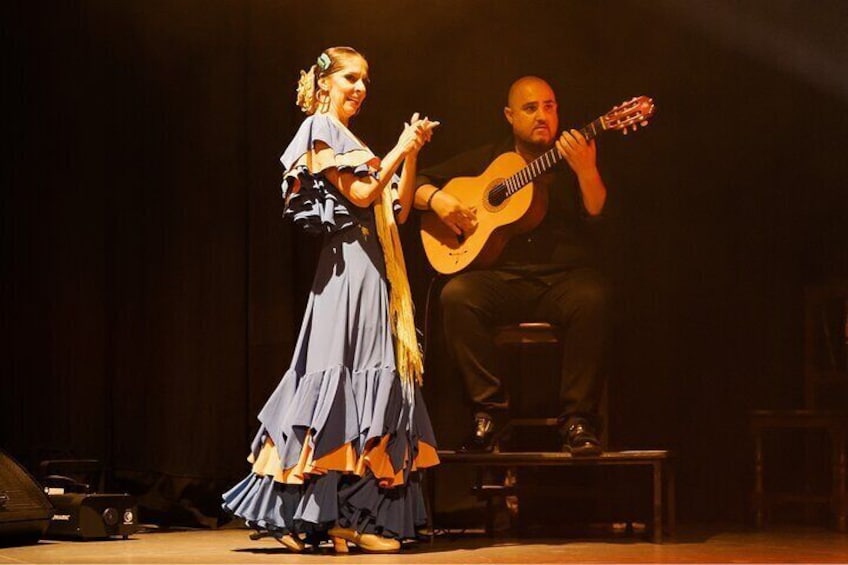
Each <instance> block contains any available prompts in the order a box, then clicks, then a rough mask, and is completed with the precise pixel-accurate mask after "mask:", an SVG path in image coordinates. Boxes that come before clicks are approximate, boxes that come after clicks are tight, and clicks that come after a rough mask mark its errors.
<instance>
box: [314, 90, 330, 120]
mask: <svg viewBox="0 0 848 565" xmlns="http://www.w3.org/2000/svg"><path fill="white" fill-rule="evenodd" d="M317 98H318V111H319V112H320V113H322V114H326V113H327V110H329V109H330V93H329V92H327V91H326V90H319V91H318V95H317Z"/></svg>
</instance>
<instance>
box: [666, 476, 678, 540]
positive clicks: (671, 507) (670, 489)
mask: <svg viewBox="0 0 848 565" xmlns="http://www.w3.org/2000/svg"><path fill="white" fill-rule="evenodd" d="M665 488H666V495H665V506H666V508H667V510H666V516H667V517H668V518H667V520H666V522H667V523H668V527H667V531H668V535H669V536H670V537H674V531H675V529H676V527H677V514H676V505H677V501H676V500H675V490H674V489H675V486H674V465H673V464H672V462H671V461H666V467H665Z"/></svg>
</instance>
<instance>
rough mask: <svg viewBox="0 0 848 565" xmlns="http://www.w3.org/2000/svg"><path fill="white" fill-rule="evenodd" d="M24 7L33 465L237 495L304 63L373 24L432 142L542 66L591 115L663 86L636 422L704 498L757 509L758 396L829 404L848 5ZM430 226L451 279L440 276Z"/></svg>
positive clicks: (23, 445) (686, 512)
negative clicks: (818, 318) (805, 293)
mask: <svg viewBox="0 0 848 565" xmlns="http://www.w3.org/2000/svg"><path fill="white" fill-rule="evenodd" d="M0 10H2V20H3V24H2V26H3V33H2V41H3V46H2V48H3V58H4V62H3V75H4V79H3V82H4V85H5V86H4V98H5V104H4V106H5V109H6V112H5V120H4V131H5V132H6V136H5V137H6V141H7V143H6V145H7V150H6V151H5V152H4V161H5V163H4V166H3V203H4V205H3V224H2V234H3V237H2V246H3V247H2V250H3V268H4V276H3V283H2V295H3V305H2V307H3V315H2V320H3V329H4V333H5V335H6V337H5V339H4V340H3V351H2V356H0V358H2V369H0V371H2V393H0V397H2V411H0V422H2V428H0V429H2V438H0V441H2V444H3V445H4V447H6V448H7V449H8V450H9V451H10V452H11V453H13V454H14V455H16V456H17V457H18V458H20V459H22V460H24V461H26V462H27V463H28V464H30V465H34V464H35V463H37V461H38V460H40V459H42V458H45V457H48V456H49V457H55V456H64V457H67V456H76V457H97V458H101V459H103V460H105V461H106V462H107V463H108V464H109V467H110V469H112V470H114V473H115V478H116V479H120V480H123V481H124V484H128V483H129V484H132V483H133V482H134V481H135V482H136V485H135V488H136V489H137V490H138V491H139V492H142V491H147V492H157V493H158V494H157V495H156V496H151V498H150V500H149V505H150V506H152V507H156V505H157V504H160V508H161V510H163V512H164V514H163V516H164V518H163V519H165V520H167V519H168V518H167V515H168V513H169V511H171V510H172V509H171V508H170V507H168V506H161V504H169V502H168V501H171V502H174V501H175V502H174V504H175V505H176V506H179V507H181V508H183V509H184V508H185V507H186V506H190V505H191V504H188V503H186V501H187V500H191V501H193V500H197V501H200V502H198V503H197V504H201V505H202V504H210V508H211V507H212V506H214V495H215V493H217V492H218V491H219V490H220V488H223V485H227V484H229V483H230V482H231V481H233V480H234V479H236V478H239V477H240V476H241V475H242V474H243V473H245V472H246V465H245V463H244V456H245V455H246V448H247V442H248V439H249V438H250V436H251V434H252V433H253V432H254V431H255V421H254V417H255V414H256V412H257V410H258V409H259V408H260V407H261V404H262V402H263V401H264V399H265V398H266V396H267V395H268V393H269V392H270V391H271V390H272V388H273V387H274V386H275V385H276V382H277V380H278V378H279V377H280V375H281V374H282V372H283V371H284V369H285V367H286V365H287V362H288V360H289V357H290V354H291V349H292V346H293V342H294V339H295V337H296V330H297V324H298V322H299V318H300V316H301V313H302V308H303V304H304V300H305V295H304V293H305V291H306V289H307V288H308V285H309V281H310V277H311V272H310V266H311V260H310V256H311V253H312V251H313V250H314V245H315V244H314V242H312V241H310V240H308V239H307V238H304V237H303V236H301V235H300V234H296V233H293V231H292V230H291V228H290V226H288V225H286V224H284V223H283V222H282V221H281V220H280V213H281V202H280V198H279V189H278V186H279V177H280V170H279V165H278V163H277V158H278V156H279V154H280V152H281V150H282V149H283V147H284V145H285V143H286V142H287V141H288V139H289V138H290V137H291V135H292V134H293V132H294V130H295V128H296V127H297V125H298V124H299V122H300V120H301V119H302V115H301V114H300V112H299V111H298V110H297V108H296V107H295V105H294V103H293V100H294V85H295V81H296V78H297V71H298V70H299V69H301V68H304V67H306V66H308V65H309V64H311V63H312V61H313V60H314V59H315V57H316V56H317V54H318V53H319V52H320V50H321V49H322V48H324V47H327V46H330V45H348V44H349V45H353V46H355V47H357V48H358V49H360V50H361V51H362V52H363V53H364V54H365V55H366V56H367V57H368V59H369V61H370V64H371V75H372V80H373V82H372V85H371V88H370V91H369V100H368V102H367V104H366V106H365V109H364V111H363V113H362V115H361V116H359V117H358V118H357V120H356V121H355V123H354V129H356V130H357V131H358V132H359V133H360V134H361V136H362V137H363V138H364V139H366V140H368V141H369V142H370V144H371V145H372V147H373V148H374V149H375V150H376V151H377V152H378V153H382V152H384V151H385V150H387V149H388V148H389V147H390V146H391V144H392V142H393V141H394V139H395V136H396V135H397V134H398V133H399V130H400V126H401V122H402V121H403V120H404V119H406V118H408V116H409V115H410V114H411V113H412V112H413V111H416V110H418V111H421V112H424V113H426V114H428V115H430V116H431V117H434V118H438V119H440V120H441V121H442V122H443V126H442V127H441V128H440V130H439V131H438V133H437V135H436V138H435V140H434V142H433V143H432V145H431V146H429V147H428V149H427V150H426V153H425V154H424V155H423V157H422V158H423V159H424V163H425V164H426V163H427V162H434V161H437V160H439V159H441V158H444V157H446V156H449V155H451V154H452V153H454V152H455V151H457V150H459V149H462V148H466V147H469V146H472V145H474V144H477V143H481V142H484V141H486V140H488V139H489V138H490V137H491V136H493V135H498V134H501V133H503V132H504V131H505V130H504V126H503V121H502V117H501V107H502V106H503V102H504V93H505V90H506V88H507V86H508V85H509V83H510V82H511V81H512V80H513V79H514V78H516V77H517V76H520V75H521V74H527V73H535V74H540V75H542V76H545V77H547V78H549V79H550V81H551V82H552V84H553V85H554V86H555V88H556V89H557V91H558V93H559V101H560V114H561V122H562V123H563V125H566V124H571V125H582V124H584V123H586V122H587V121H589V120H591V119H593V118H594V117H595V116H597V115H598V114H600V113H602V112H604V111H606V110H607V109H609V107H611V106H612V105H613V104H616V103H618V102H620V101H621V100H622V99H624V98H627V97H630V96H634V95H638V94H647V95H650V96H652V97H654V99H655V100H656V103H657V106H658V114H657V117H656V120H655V121H654V123H653V124H652V125H651V126H650V127H648V128H647V129H645V130H642V131H640V132H638V133H637V134H636V135H634V136H633V137H632V138H631V137H627V138H621V137H620V136H607V137H604V138H602V139H601V140H600V141H599V147H600V149H599V152H600V159H601V166H602V169H603V171H604V172H605V176H606V178H607V181H608V185H609V188H610V192H611V196H610V219H611V228H612V229H611V234H610V246H609V253H608V257H607V262H608V266H609V270H610V273H611V275H612V277H613V280H614V282H615V286H616V292H617V308H616V320H615V327H616V340H615V350H614V352H613V355H612V365H613V374H612V377H611V378H612V388H611V399H610V402H611V408H612V416H611V438H612V440H613V442H614V443H615V444H616V445H618V446H622V447H631V448H636V447H668V448H672V449H675V450H676V451H677V452H678V453H679V469H680V470H679V476H680V488H679V499H680V511H681V515H682V517H683V519H690V520H726V519H733V520H741V519H742V518H743V517H744V511H745V503H746V493H747V489H748V488H749V484H750V461H749V459H750V457H749V452H748V448H749V446H748V444H747V440H746V435H745V428H744V421H745V420H744V414H745V410H746V409H748V408H750V407H755V406H793V405H797V404H798V403H800V401H801V392H800V391H801V388H800V382H801V381H800V374H799V370H800V366H801V318H800V316H801V292H802V289H803V286H804V285H805V284H807V283H810V282H815V281H818V280H823V279H826V278H829V277H836V276H843V277H844V276H848V229H846V227H845V226H846V225H848V204H847V203H848V197H846V195H845V182H844V178H845V177H846V172H848V170H846V169H848V165H846V159H845V157H844V155H843V153H844V151H843V149H842V147H841V142H842V141H843V139H844V138H845V134H846V133H848V52H846V43H845V41H844V38H845V37H846V35H848V33H846V32H848V5H846V4H845V3H842V2H836V1H831V2H827V1H821V2H815V3H801V2H793V1H789V0H783V1H769V2H766V1H762V2H741V3H740V2H729V1H726V2H722V1H716V2H705V1H701V2H685V3H684V2H671V1H668V2H665V1H635V0H630V1H619V2H611V1H604V2H591V3H590V2H576V1H560V0H557V1H534V0H529V1H528V0H514V1H513V0H505V1H498V2H484V1H479V0H462V1H459V2H455V1H447V0H439V1H434V2H426V3H424V2H414V1H411V0H402V1H393V2H388V1H386V2H378V1H375V0H369V1H358V2H283V1H280V2H270V1H260V0H251V1H246V2H236V1H228V2H224V1H213V2H210V1H207V0H203V1H201V0H179V1H159V2H148V1H144V2H142V1H129V2H110V1H105V0H99V1H98V0H89V1H78V2H56V3H51V2H35V3H30V2H9V3H3V5H2V8H0ZM410 235H411V236H410ZM407 241H408V242H409V244H408V246H407V249H408V254H409V255H410V262H411V263H412V265H411V269H410V270H411V272H412V273H413V279H414V281H413V282H414V283H415V285H416V287H417V289H419V291H418V294H419V295H420V294H421V293H420V289H421V288H422V287H423V286H424V285H425V284H426V276H427V273H426V269H424V267H423V266H422V264H421V256H420V252H419V250H417V249H415V247H414V243H415V237H414V234H408V235H407ZM430 378H435V380H434V382H439V383H443V381H445V379H442V380H441V381H439V379H438V376H436V377H434V376H432V375H431V377H430ZM438 386H442V384H439V385H438ZM433 388H434V387H431V388H430V389H429V391H428V396H430V397H431V404H433V406H432V411H433V413H434V417H435V418H436V426H437V432H438V431H440V430H441V431H442V435H444V436H445V437H451V434H452V432H451V431H450V424H451V422H452V420H451V419H450V418H451V416H452V415H451V414H450V413H446V412H448V411H447V410H446V409H442V408H440V407H439V406H438V402H437V401H436V400H435V399H434V398H433V397H434V396H435V394H434V391H433ZM454 421H455V420H454ZM191 489H196V490H194V491H192V490H191ZM163 500H164V501H165V502H162V501H163ZM157 501H158V502H157ZM209 501H213V502H209ZM202 513H203V514H213V513H214V511H213V510H206V509H205V508H204V509H202Z"/></svg>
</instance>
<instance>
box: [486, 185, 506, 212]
mask: <svg viewBox="0 0 848 565" xmlns="http://www.w3.org/2000/svg"><path fill="white" fill-rule="evenodd" d="M488 200H489V204H490V205H492V206H494V207H497V206H500V205H501V204H503V202H504V200H506V187H505V186H504V185H502V184H499V185H497V186H496V187H494V188H493V189H492V190H490V191H489V196H488Z"/></svg>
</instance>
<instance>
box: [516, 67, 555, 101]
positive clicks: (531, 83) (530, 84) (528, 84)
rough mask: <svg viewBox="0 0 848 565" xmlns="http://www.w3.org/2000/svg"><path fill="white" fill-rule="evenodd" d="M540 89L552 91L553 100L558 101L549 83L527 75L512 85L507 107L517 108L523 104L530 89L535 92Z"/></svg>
mask: <svg viewBox="0 0 848 565" xmlns="http://www.w3.org/2000/svg"><path fill="white" fill-rule="evenodd" d="M538 88H542V89H547V90H548V91H550V94H551V98H552V99H553V100H556V95H555V94H554V89H553V88H551V85H550V84H548V81H546V80H545V79H543V78H539V77H537V76H533V75H526V76H523V77H521V78H519V79H518V80H516V81H515V82H513V83H512V85H511V86H510V87H509V93H508V94H507V97H506V105H507V106H509V107H510V108H515V107H516V105H518V104H521V101H522V100H523V98H524V95H525V93H526V92H527V90H528V89H534V90H535V89H538Z"/></svg>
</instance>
